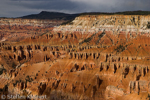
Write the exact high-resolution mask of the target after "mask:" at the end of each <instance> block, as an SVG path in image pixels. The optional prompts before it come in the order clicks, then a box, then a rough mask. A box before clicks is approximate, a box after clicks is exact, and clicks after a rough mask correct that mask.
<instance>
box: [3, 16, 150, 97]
mask: <svg viewBox="0 0 150 100" xmlns="http://www.w3.org/2000/svg"><path fill="white" fill-rule="evenodd" d="M7 20H9V21H6V19H2V20H1V23H0V27H1V28H2V29H4V30H5V28H6V27H5V26H8V23H9V28H11V29H13V30H11V29H9V28H8V29H9V32H10V31H11V32H12V31H14V30H19V31H21V30H20V29H19V28H22V29H23V30H24V33H26V32H27V33H28V32H30V33H31V34H32V33H33V32H36V33H37V34H36V35H35V34H32V35H31V34H30V33H29V35H30V36H29V37H27V38H24V39H19V40H18V41H16V40H13V39H11V41H14V42H10V41H9V38H7V40H8V41H4V40H1V43H0V74H1V75H0V90H1V89H3V91H0V93H1V95H3V94H19V95H33V96H36V95H38V96H44V95H46V98H45V100H148V99H150V81H149V80H150V78H149V76H150V16H149V15H88V14H86V15H80V16H78V17H76V18H75V19H74V20H73V21H71V22H69V23H67V24H65V25H60V26H57V27H56V26H55V27H54V28H51V27H50V26H49V23H51V22H48V21H46V22H45V21H37V20H25V19H16V20H12V19H7ZM18 20H21V21H18ZM14 22H16V23H15V24H14ZM14 25H16V26H14ZM18 25H20V26H18ZM21 25H25V26H24V27H22V26H21ZM28 25H30V26H28ZM32 25H34V28H33V29H31V31H27V30H28V29H29V28H31V27H33V26H32ZM38 26H39V27H38ZM5 31H6V30H5ZM41 33H42V34H41ZM18 34H19V32H18ZM18 34H17V35H18ZM0 35H1V36H2V37H3V36H4V35H5V33H4V31H3V33H2V34H1V33H0ZM14 37H15V36H14ZM1 39H2V38H1ZM43 100H44V99H43Z"/></svg>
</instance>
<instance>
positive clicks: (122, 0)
mask: <svg viewBox="0 0 150 100" xmlns="http://www.w3.org/2000/svg"><path fill="white" fill-rule="evenodd" d="M133 10H146V11H150V0H0V17H20V16H24V15H29V14H37V13H40V12H41V11H57V12H65V13H81V12H118V11H133Z"/></svg>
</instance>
